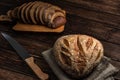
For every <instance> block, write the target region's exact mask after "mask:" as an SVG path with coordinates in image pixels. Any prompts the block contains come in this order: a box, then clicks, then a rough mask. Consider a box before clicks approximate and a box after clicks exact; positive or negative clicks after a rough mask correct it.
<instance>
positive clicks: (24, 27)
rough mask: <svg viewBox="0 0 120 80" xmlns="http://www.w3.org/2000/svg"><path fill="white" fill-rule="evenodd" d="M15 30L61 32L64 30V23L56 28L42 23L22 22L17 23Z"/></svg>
mask: <svg viewBox="0 0 120 80" xmlns="http://www.w3.org/2000/svg"><path fill="white" fill-rule="evenodd" d="M13 30H15V31H28V32H56V33H60V32H63V31H64V25H63V26H61V27H59V28H56V29H52V28H48V27H46V26H42V25H31V24H22V23H17V24H16V25H15V26H14V27H13Z"/></svg>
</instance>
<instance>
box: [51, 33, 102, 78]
mask: <svg viewBox="0 0 120 80" xmlns="http://www.w3.org/2000/svg"><path fill="white" fill-rule="evenodd" d="M53 52H54V57H55V60H56V62H57V63H58V65H59V66H60V67H61V68H62V69H63V70H64V71H65V72H66V73H67V74H69V75H71V76H72V77H74V78H81V77H84V76H86V75H87V74H89V73H90V72H91V71H92V69H93V68H94V67H95V66H96V65H97V64H98V63H99V62H100V60H101V58H102V57H103V46H102V44H101V42H100V41H98V40H97V39H95V38H93V37H90V36H87V35H67V36H63V37H61V38H59V39H58V40H57V41H56V42H55V44H54V46H53Z"/></svg>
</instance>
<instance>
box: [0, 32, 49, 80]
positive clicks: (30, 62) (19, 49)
mask: <svg viewBox="0 0 120 80" xmlns="http://www.w3.org/2000/svg"><path fill="white" fill-rule="evenodd" d="M1 34H2V36H3V37H4V38H5V39H6V40H7V41H8V42H9V44H10V45H11V46H12V47H13V48H14V50H15V51H16V52H17V53H18V55H19V56H20V57H21V58H22V59H23V60H24V61H25V62H26V63H27V65H28V66H29V67H30V68H31V69H32V70H33V72H34V73H35V74H36V75H37V76H38V78H40V79H41V80H46V79H48V74H46V73H44V72H43V71H42V70H41V69H40V68H39V67H38V66H37V65H36V64H35V62H34V58H33V57H32V56H30V55H29V54H28V52H27V51H26V50H25V49H24V48H23V47H22V46H21V45H20V44H19V43H18V42H17V41H16V40H15V39H13V38H12V37H11V36H9V35H8V34H6V33H3V32H1Z"/></svg>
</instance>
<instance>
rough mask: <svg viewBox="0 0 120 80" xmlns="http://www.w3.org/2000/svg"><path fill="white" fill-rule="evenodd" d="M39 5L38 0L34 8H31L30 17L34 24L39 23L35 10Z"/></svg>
mask: <svg viewBox="0 0 120 80" xmlns="http://www.w3.org/2000/svg"><path fill="white" fill-rule="evenodd" d="M39 5H40V4H39V3H38V2H35V3H34V4H33V6H32V8H31V9H30V18H31V20H32V23H33V24H37V21H36V20H35V10H36V7H37V6H39Z"/></svg>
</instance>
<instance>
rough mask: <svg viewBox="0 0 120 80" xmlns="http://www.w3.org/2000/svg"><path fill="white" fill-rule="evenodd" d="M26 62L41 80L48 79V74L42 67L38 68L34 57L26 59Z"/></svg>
mask: <svg viewBox="0 0 120 80" xmlns="http://www.w3.org/2000/svg"><path fill="white" fill-rule="evenodd" d="M25 62H26V63H27V64H28V66H29V67H30V68H31V69H32V70H33V72H34V73H35V74H36V75H37V76H38V78H40V79H41V80H47V79H48V77H49V76H48V74H46V73H44V72H43V71H42V70H41V69H40V67H38V66H37V65H36V64H35V62H34V58H33V57H29V58H27V59H25Z"/></svg>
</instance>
